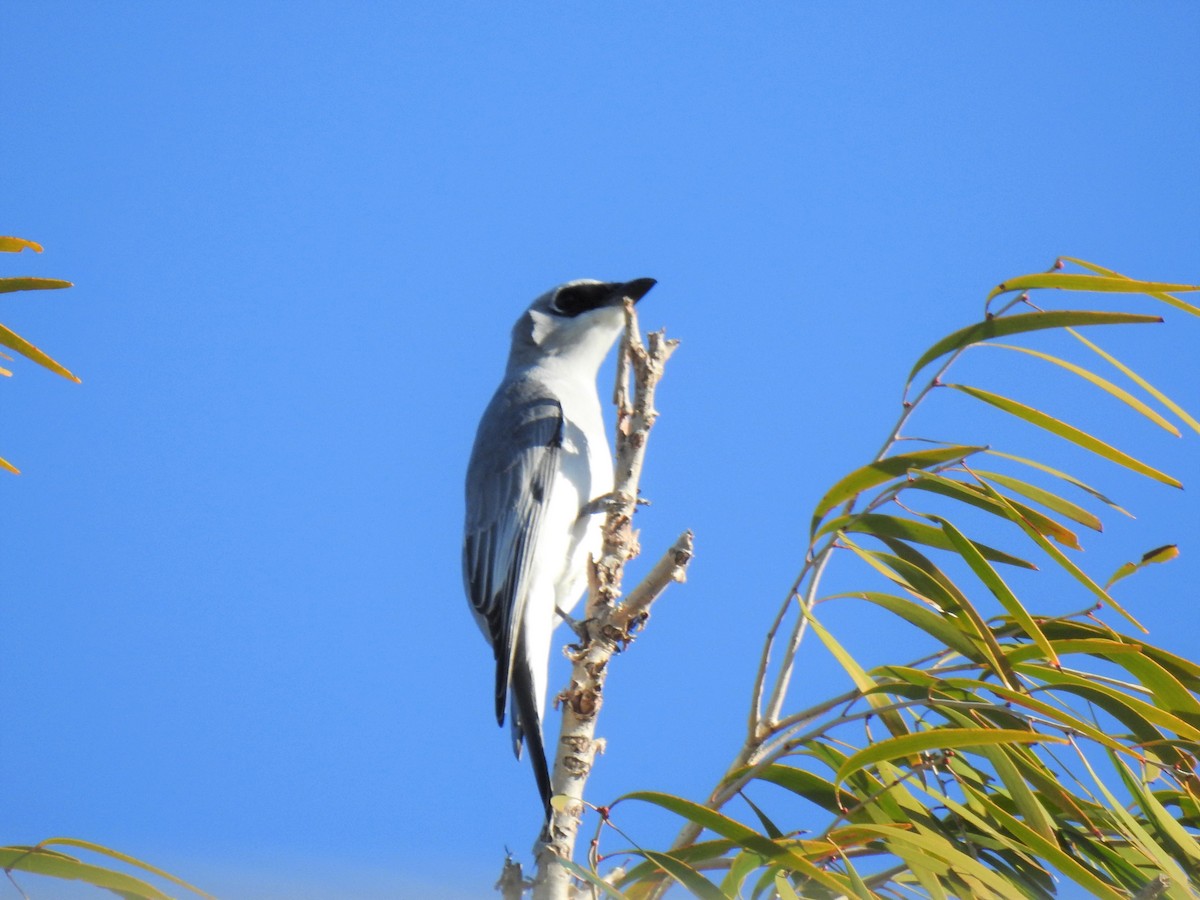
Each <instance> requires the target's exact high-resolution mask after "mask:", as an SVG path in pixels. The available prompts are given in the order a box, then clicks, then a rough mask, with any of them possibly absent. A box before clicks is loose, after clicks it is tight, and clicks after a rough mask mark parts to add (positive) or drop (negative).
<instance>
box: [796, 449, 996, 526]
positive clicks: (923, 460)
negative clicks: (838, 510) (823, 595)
mask: <svg viewBox="0 0 1200 900" xmlns="http://www.w3.org/2000/svg"><path fill="white" fill-rule="evenodd" d="M985 449H986V448H985V447H967V446H957V445H952V446H949V447H936V448H934V449H932V450H917V451H914V452H913V453H901V454H898V455H896V456H889V457H887V458H885V459H880V460H876V461H875V462H873V463H869V464H867V465H865V466H863V467H862V468H861V469H855V470H854V471H853V472H851V473H850V474H849V475H847V476H846V477H845V478H843V479H841V480H840V481H838V482H837V484H835V485H834V486H833V487H831V488H830V489H829V490H828V491H827V492H826V494H825V496H824V497H822V498H821V500H820V502H819V503H818V504H817V508H816V510H815V511H814V512H813V520H812V528H813V531H816V528H817V526H818V525H819V524H820V522H821V519H822V517H823V516H824V515H825V513H827V512H829V510H831V509H833V508H834V507H835V506H837V505H838V504H839V503H842V502H844V501H846V500H849V499H850V498H851V497H855V496H857V495H858V494H860V493H862V492H863V491H865V490H867V489H868V488H872V487H875V486H876V485H879V484H883V483H884V482H887V481H891V480H892V479H893V478H898V477H899V476H901V475H904V474H905V473H906V472H908V470H909V469H928V468H931V467H932V466H937V465H941V464H942V463H946V462H951V461H954V460H960V459H965V458H966V457H968V456H971V455H972V454H975V453H980V452H982V451H983V450H985Z"/></svg>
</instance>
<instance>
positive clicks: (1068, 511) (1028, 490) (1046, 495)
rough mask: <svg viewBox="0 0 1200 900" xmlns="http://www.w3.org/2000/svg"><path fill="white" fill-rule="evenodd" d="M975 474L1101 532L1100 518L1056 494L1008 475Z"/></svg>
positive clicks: (993, 473) (978, 470)
mask: <svg viewBox="0 0 1200 900" xmlns="http://www.w3.org/2000/svg"><path fill="white" fill-rule="evenodd" d="M974 471H975V474H977V475H980V476H982V477H983V478H985V479H987V480H988V481H990V482H992V483H993V484H999V485H1003V486H1004V487H1006V488H1008V489H1009V490H1010V491H1015V492H1016V493H1018V494H1020V495H1021V496H1023V497H1025V498H1027V499H1029V500H1032V501H1033V502H1034V503H1040V504H1041V505H1042V506H1044V507H1046V508H1047V509H1052V510H1054V511H1055V512H1056V513H1058V514H1059V515H1063V516H1066V517H1067V518H1068V519H1070V520H1071V521H1072V522H1078V523H1079V524H1080V525H1082V526H1084V527H1085V528H1091V529H1092V530H1093V531H1103V530H1104V525H1103V523H1102V522H1101V521H1100V517H1099V516H1096V515H1094V514H1093V513H1090V512H1088V511H1087V510H1086V509H1084V508H1083V507H1082V506H1079V505H1077V504H1075V503H1072V502H1071V501H1070V500H1067V499H1065V498H1063V497H1060V496H1058V494H1054V493H1051V492H1050V491H1047V490H1046V489H1044V488H1040V487H1038V486H1037V485H1035V484H1029V483H1028V482H1025V481H1021V480H1020V479H1019V478H1013V477H1012V476H1010V475H1002V474H1000V473H999V472H985V471H984V470H983V469H975V470H974Z"/></svg>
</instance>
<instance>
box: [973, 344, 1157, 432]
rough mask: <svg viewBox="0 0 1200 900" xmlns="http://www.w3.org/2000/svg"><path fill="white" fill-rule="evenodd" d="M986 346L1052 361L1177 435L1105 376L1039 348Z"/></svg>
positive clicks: (1154, 413) (1136, 399) (1002, 345)
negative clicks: (1102, 376)
mask: <svg viewBox="0 0 1200 900" xmlns="http://www.w3.org/2000/svg"><path fill="white" fill-rule="evenodd" d="M988 346H991V347H997V348H999V349H1001V350H1012V351H1015V352H1016V353H1025V354H1027V355H1029V356H1034V357H1037V358H1038V359H1044V360H1046V362H1051V363H1054V365H1056V366H1059V367H1060V368H1063V369H1066V370H1067V371H1068V372H1071V373H1072V374H1075V375H1078V376H1079V377H1080V378H1082V379H1084V380H1085V381H1089V382H1091V383H1092V384H1094V385H1095V386H1096V387H1098V388H1100V390H1102V391H1104V392H1105V393H1107V394H1109V395H1110V396H1113V397H1115V398H1117V399H1118V400H1120V401H1121V402H1122V403H1124V404H1125V405H1126V406H1128V407H1129V408H1130V409H1133V410H1135V411H1137V412H1139V413H1141V414H1142V415H1143V416H1145V417H1146V418H1147V419H1149V420H1150V421H1151V422H1153V423H1154V424H1155V425H1157V426H1158V427H1159V428H1162V429H1163V430H1164V431H1169V432H1170V433H1171V434H1173V435H1175V437H1179V429H1178V428H1176V427H1175V426H1174V425H1172V424H1171V423H1170V422H1168V421H1167V420H1166V419H1164V418H1163V417H1162V416H1161V415H1159V414H1158V413H1157V412H1155V411H1154V410H1153V409H1151V408H1150V407H1149V406H1147V405H1146V404H1145V403H1143V402H1142V401H1141V400H1139V399H1138V398H1137V397H1135V396H1133V394H1131V393H1129V391H1127V390H1125V389H1124V388H1122V387H1118V386H1117V385H1115V384H1113V383H1112V382H1111V381H1109V380H1108V379H1107V378H1101V377H1100V376H1099V375H1097V374H1096V373H1095V372H1090V371H1088V370H1087V369H1085V368H1084V367H1083V366H1077V365H1075V363H1073V362H1067V360H1065V359H1060V358H1059V357H1057V356H1051V355H1050V354H1049V353H1042V352H1041V351H1039V350H1031V349H1030V348H1029V347H1016V346H1013V345H1012V344H989V345H988Z"/></svg>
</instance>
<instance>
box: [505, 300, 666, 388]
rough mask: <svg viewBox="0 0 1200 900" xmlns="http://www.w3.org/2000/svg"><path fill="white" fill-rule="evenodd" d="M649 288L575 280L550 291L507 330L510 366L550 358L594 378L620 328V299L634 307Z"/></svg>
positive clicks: (621, 321) (533, 362)
mask: <svg viewBox="0 0 1200 900" xmlns="http://www.w3.org/2000/svg"><path fill="white" fill-rule="evenodd" d="M654 285H655V281H654V279H653V278H635V279H634V280H633V281H624V282H619V281H592V280H591V279H580V280H578V281H568V282H567V283H566V284H560V285H559V286H558V287H556V288H551V289H550V290H548V291H546V293H544V294H542V295H541V296H540V297H538V298H537V299H536V300H534V301H533V303H531V304H530V305H529V309H527V310H525V312H524V313H522V315H521V318H519V319H518V320H517V324H516V325H514V326H513V343H512V354H511V356H510V357H509V365H510V367H511V366H514V365H515V366H519V367H521V366H528V365H532V364H535V363H538V362H541V361H543V360H545V359H548V358H552V357H554V358H559V359H561V360H562V361H564V362H568V363H570V364H571V365H572V366H578V367H579V368H580V373H581V374H590V376H591V377H595V372H596V370H597V369H599V368H600V363H601V362H603V361H604V357H605V356H607V355H608V351H609V348H610V347H612V345H613V341H615V340H616V339H617V335H619V334H620V333H621V329H622V327H624V324H625V316H624V313H623V309H622V308H623V305H624V300H625V298H626V297H628V298H629V299H630V300H633V301H634V302H635V303H636V302H637V301H639V300H641V299H642V297H644V296H645V295H646V293H647V292H648V291H649V290H650V288H652V287H654Z"/></svg>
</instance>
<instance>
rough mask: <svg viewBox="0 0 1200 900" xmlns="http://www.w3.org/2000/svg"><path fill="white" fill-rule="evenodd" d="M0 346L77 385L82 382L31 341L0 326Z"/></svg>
mask: <svg viewBox="0 0 1200 900" xmlns="http://www.w3.org/2000/svg"><path fill="white" fill-rule="evenodd" d="M0 344H3V345H4V346H5V347H8V348H9V349H10V350H15V351H17V352H18V353H20V354H21V355H22V356H24V357H27V358H28V359H31V360H33V361H34V362H35V363H37V364H38V365H40V366H45V367H46V368H47V369H49V370H50V371H51V372H53V373H54V374H56V375H61V376H62V377H63V378H67V379H70V380H71V381H74V382H75V383H76V384H78V383H79V381H80V379H79V378H78V377H77V376H75V375H74V374H72V373H71V372H69V371H68V370H67V369H66V368H64V367H63V366H61V365H59V364H58V363H57V362H55V361H54V360H52V359H51V358H50V357H49V356H47V355H46V354H45V353H43V352H42V351H41V350H39V349H38V348H37V347H35V346H33V344H31V343H29V341H27V340H25V338H23V337H21V336H20V335H19V334H17V333H16V332H14V331H12V330H10V329H9V328H7V327H6V326H4V325H0Z"/></svg>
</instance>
